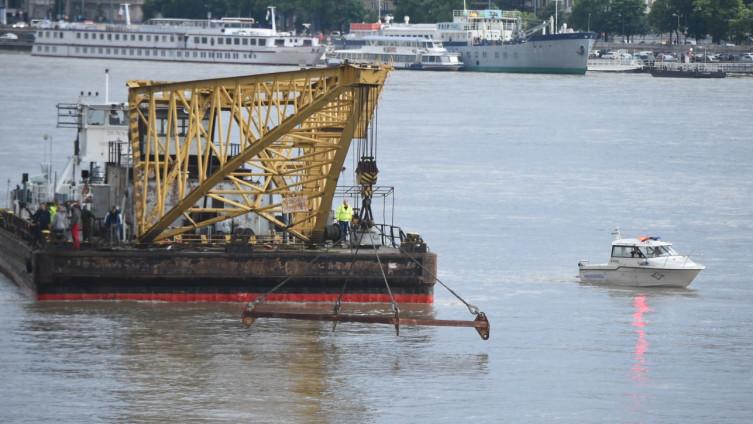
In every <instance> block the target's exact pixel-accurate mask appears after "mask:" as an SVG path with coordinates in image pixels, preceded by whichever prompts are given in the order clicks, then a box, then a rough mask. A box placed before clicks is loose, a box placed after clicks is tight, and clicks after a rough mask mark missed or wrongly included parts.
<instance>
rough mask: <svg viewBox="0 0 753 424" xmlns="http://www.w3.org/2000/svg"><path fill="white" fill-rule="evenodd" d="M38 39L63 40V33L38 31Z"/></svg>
mask: <svg viewBox="0 0 753 424" xmlns="http://www.w3.org/2000/svg"><path fill="white" fill-rule="evenodd" d="M37 37H39V38H63V32H62V31H38V32H37Z"/></svg>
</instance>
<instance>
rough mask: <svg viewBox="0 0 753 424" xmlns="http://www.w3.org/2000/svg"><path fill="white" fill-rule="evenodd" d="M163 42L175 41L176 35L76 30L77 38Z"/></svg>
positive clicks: (61, 36)
mask: <svg viewBox="0 0 753 424" xmlns="http://www.w3.org/2000/svg"><path fill="white" fill-rule="evenodd" d="M62 34H63V33H62V32H61V33H60V38H63V35H62ZM160 37H161V41H163V42H167V41H170V42H175V35H157V34H155V35H151V34H146V35H144V34H105V33H103V32H100V33H96V32H92V33H88V32H76V39H78V40H80V39H84V40H107V41H129V40H130V41H137V40H138V41H155V42H158V41H160Z"/></svg>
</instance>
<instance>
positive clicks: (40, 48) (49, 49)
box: [35, 46, 58, 53]
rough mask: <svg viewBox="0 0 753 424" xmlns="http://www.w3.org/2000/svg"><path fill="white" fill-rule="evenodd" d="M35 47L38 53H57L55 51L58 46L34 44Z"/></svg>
mask: <svg viewBox="0 0 753 424" xmlns="http://www.w3.org/2000/svg"><path fill="white" fill-rule="evenodd" d="M35 48H36V49H37V52H39V53H41V52H45V53H50V52H52V53H57V51H58V48H57V47H55V46H35Z"/></svg>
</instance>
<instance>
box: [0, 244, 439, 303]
mask: <svg viewBox="0 0 753 424" xmlns="http://www.w3.org/2000/svg"><path fill="white" fill-rule="evenodd" d="M0 245H2V250H3V251H4V252H6V255H3V259H1V260H0V268H2V270H3V272H4V273H5V274H7V275H8V276H9V277H10V278H11V279H12V280H13V281H14V282H15V283H16V284H18V285H19V286H21V287H23V288H24V289H25V290H26V291H28V292H29V293H31V295H32V296H34V297H35V298H36V299H37V300H41V301H47V300H53V301H78V300H136V301H166V302H248V301H252V300H254V299H256V298H257V297H258V296H259V295H261V294H264V293H267V292H269V291H270V290H271V289H272V288H274V287H275V286H276V285H278V284H279V283H281V282H282V281H284V280H286V279H287V280H288V281H287V282H286V283H285V284H284V285H283V286H281V287H280V288H279V289H278V290H276V291H274V292H273V293H271V294H270V295H269V296H268V297H267V301H270V302H333V301H335V300H336V299H337V298H338V296H339V295H340V292H341V290H342V287H343V285H344V284H345V283H347V289H346V291H345V293H344V294H343V298H342V301H343V302H363V303H382V302H389V301H390V297H389V295H388V294H387V290H386V286H385V283H384V280H383V277H382V271H384V274H385V275H386V277H387V280H388V282H389V285H390V289H391V290H392V293H393V295H394V298H395V301H397V302H399V303H432V302H433V297H434V296H433V293H434V291H433V290H434V282H435V274H436V255H435V254H433V253H411V254H408V253H403V252H400V251H399V250H396V249H391V250H390V251H381V250H380V251H379V259H380V260H381V265H380V263H379V260H377V257H376V254H375V252H374V251H373V250H365V251H364V250H362V251H360V252H359V253H358V255H356V256H354V255H353V252H352V251H351V250H349V249H332V250H329V251H322V250H312V251H286V250H273V251H252V252H248V253H241V254H238V253H235V254H231V253H225V252H218V251H198V250H188V251H176V250H166V249H164V248H160V249H135V248H123V249H112V250H94V249H85V250H72V249H69V248H47V249H42V250H35V251H32V249H31V248H30V247H29V246H28V245H27V244H26V243H25V242H24V241H21V240H19V239H17V238H16V237H14V236H13V234H11V233H9V232H7V231H5V230H0ZM419 264H420V265H419ZM29 270H30V272H29Z"/></svg>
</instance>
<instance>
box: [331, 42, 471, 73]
mask: <svg viewBox="0 0 753 424" xmlns="http://www.w3.org/2000/svg"><path fill="white" fill-rule="evenodd" d="M364 41H365V43H366V44H365V45H363V46H360V47H356V48H352V49H342V50H334V51H332V52H330V53H327V59H326V61H327V65H341V64H343V63H345V62H348V63H353V64H368V65H371V64H390V65H392V67H394V68H395V69H411V70H428V71H457V70H458V69H460V67H461V66H463V62H461V61H460V55H459V54H458V53H451V52H448V51H447V49H445V48H444V47H442V43H439V42H437V41H434V40H431V39H427V38H424V37H390V36H379V35H370V36H366V37H364Z"/></svg>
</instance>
